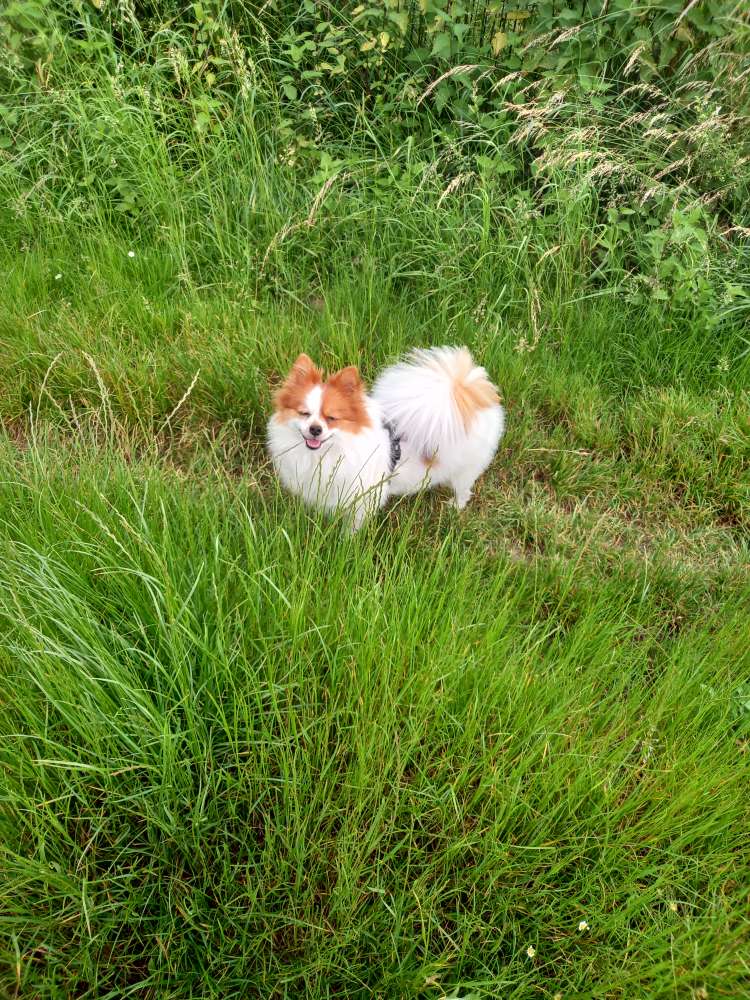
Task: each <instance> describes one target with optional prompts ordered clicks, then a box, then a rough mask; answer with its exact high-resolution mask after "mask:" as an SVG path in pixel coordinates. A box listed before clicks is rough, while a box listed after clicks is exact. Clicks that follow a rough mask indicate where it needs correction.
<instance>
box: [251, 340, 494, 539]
mask: <svg viewBox="0 0 750 1000" xmlns="http://www.w3.org/2000/svg"><path fill="white" fill-rule="evenodd" d="M274 402H275V412H274V414H273V416H272V417H271V419H270V421H269V424H268V447H269V451H270V453H271V457H272V459H273V463H274V467H275V468H276V471H277V473H278V476H279V478H280V480H281V482H282V484H283V485H284V486H285V487H286V488H287V489H288V490H290V491H291V492H292V493H295V494H297V495H298V496H300V497H302V499H303V500H304V501H305V502H306V503H309V504H311V505H313V506H319V507H323V508H325V509H328V510H335V509H338V508H342V507H343V508H347V509H348V510H349V511H350V512H351V516H352V527H353V528H354V529H356V528H358V527H359V526H360V525H361V524H362V522H363V520H364V519H365V517H366V516H367V514H368V513H371V512H372V511H374V510H376V509H377V508H378V507H382V506H383V505H384V504H385V503H386V502H387V500H388V498H389V497H391V496H398V495H402V494H405V493H416V492H417V491H418V490H419V489H421V488H423V487H429V486H442V485H447V486H449V487H451V489H452V490H453V492H454V495H455V501H454V502H455V504H456V506H457V507H458V508H459V509H461V508H463V507H465V506H466V504H467V503H468V501H469V498H470V497H471V491H472V487H473V485H474V483H475V481H476V479H477V477H478V476H480V475H481V474H482V472H484V470H485V469H486V468H487V466H488V465H489V464H490V462H491V460H492V457H493V455H494V454H495V451H496V450H497V446H498V442H499V441H500V438H501V436H502V433H503V429H504V424H505V415H504V411H503V408H502V406H501V405H500V402H499V399H498V394H497V390H496V389H495V387H494V385H493V384H492V383H491V382H490V381H489V379H488V377H487V373H486V372H485V370H484V368H480V367H478V366H476V365H475V364H474V362H473V361H472V358H471V355H470V354H469V352H468V350H467V349H466V348H465V347H434V348H430V349H428V350H416V351H413V352H412V353H411V354H410V355H409V356H408V357H407V358H406V359H405V360H404V361H401V362H400V363H399V364H396V365H393V366H392V367H390V368H386V369H385V371H384V372H383V373H382V374H381V375H380V376H379V378H378V379H377V380H376V382H375V385H374V386H373V388H372V392H371V393H370V394H369V395H368V394H367V392H366V390H365V387H364V385H363V383H362V380H361V379H360V376H359V372H358V371H357V369H356V368H355V367H353V366H352V367H349V368H343V369H342V370H341V371H338V372H336V373H335V374H334V375H331V376H330V377H329V378H328V379H327V380H324V378H323V374H322V372H321V371H320V370H319V369H318V368H317V367H316V366H315V365H314V363H313V362H312V361H311V359H310V358H309V357H308V356H307V355H306V354H300V356H299V357H298V358H297V360H296V361H295V362H294V365H293V366H292V370H291V371H290V373H289V375H288V376H287V379H286V381H285V382H284V384H283V385H282V387H281V389H279V391H278V392H277V393H276V396H275V400H274Z"/></svg>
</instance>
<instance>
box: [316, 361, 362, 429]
mask: <svg viewBox="0 0 750 1000" xmlns="http://www.w3.org/2000/svg"><path fill="white" fill-rule="evenodd" d="M322 409H323V419H324V420H326V421H328V420H329V418H331V417H334V418H335V419H334V420H333V421H331V426H332V427H338V428H340V429H341V430H342V431H347V433H349V434H359V432H360V431H362V430H364V429H365V427H371V426H372V424H371V422H370V416H369V414H368V412H367V407H366V406H365V387H364V385H363V384H362V380H361V379H360V377H359V372H358V371H357V369H356V368H355V367H354V366H353V365H350V366H349V367H348V368H342V369H341V371H340V372H336V374H335V375H331V377H330V378H329V379H328V381H327V382H326V383H325V385H324V386H323V406H322Z"/></svg>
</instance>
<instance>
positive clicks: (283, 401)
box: [273, 354, 323, 410]
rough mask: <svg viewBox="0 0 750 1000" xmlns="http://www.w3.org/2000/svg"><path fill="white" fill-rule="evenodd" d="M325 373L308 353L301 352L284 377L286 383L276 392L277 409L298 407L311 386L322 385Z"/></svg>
mask: <svg viewBox="0 0 750 1000" xmlns="http://www.w3.org/2000/svg"><path fill="white" fill-rule="evenodd" d="M322 381H323V373H322V372H321V371H320V369H319V368H317V367H316V366H315V363H314V362H313V360H312V358H309V357H308V356H307V354H300V355H299V357H298V358H297V360H296V361H295V362H294V364H293V365H292V367H291V369H290V370H289V374H288V375H287V377H286V378H285V379H284V383H283V385H282V386H281V388H279V389H278V390H277V391H276V393H275V394H274V397H273V399H274V403H275V405H276V409H277V410H287V409H297V408H298V406H299V403H300V400H301V399H302V398H303V397H304V395H305V394H306V392H307V391H308V389H309V387H310V386H313V385H320V384H321V382H322Z"/></svg>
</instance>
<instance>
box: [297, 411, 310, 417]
mask: <svg viewBox="0 0 750 1000" xmlns="http://www.w3.org/2000/svg"><path fill="white" fill-rule="evenodd" d="M297 413H299V415H300V416H301V417H309V416H310V414H309V412H308V411H307V410H297Z"/></svg>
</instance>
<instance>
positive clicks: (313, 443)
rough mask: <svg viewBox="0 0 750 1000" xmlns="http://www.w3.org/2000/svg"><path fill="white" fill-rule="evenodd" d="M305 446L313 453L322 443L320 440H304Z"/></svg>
mask: <svg viewBox="0 0 750 1000" xmlns="http://www.w3.org/2000/svg"><path fill="white" fill-rule="evenodd" d="M305 444H306V445H307V447H308V448H310V449H311V450H312V451H315V450H316V449H317V448H320V446H321V445H322V444H323V442H322V441H321V440H320V438H305Z"/></svg>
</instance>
